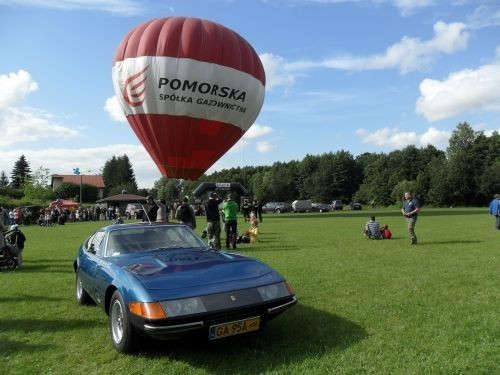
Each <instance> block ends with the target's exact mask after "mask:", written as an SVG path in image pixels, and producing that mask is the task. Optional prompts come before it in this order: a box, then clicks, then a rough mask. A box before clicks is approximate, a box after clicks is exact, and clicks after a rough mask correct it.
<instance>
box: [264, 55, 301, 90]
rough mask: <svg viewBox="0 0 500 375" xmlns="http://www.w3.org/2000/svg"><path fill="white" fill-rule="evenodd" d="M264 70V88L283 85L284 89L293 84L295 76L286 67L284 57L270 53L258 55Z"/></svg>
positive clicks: (270, 88) (269, 88) (268, 88)
mask: <svg viewBox="0 0 500 375" xmlns="http://www.w3.org/2000/svg"><path fill="white" fill-rule="evenodd" d="M259 57H260V60H261V61H262V65H263V66H264V71H265V72H266V89H267V90H272V89H273V88H275V87H278V86H283V87H284V88H285V89H287V88H289V87H291V86H293V84H294V83H295V76H294V75H293V74H292V73H290V72H288V71H287V69H286V64H285V59H284V58H283V57H281V56H276V55H273V54H272V53H263V54H261V55H259Z"/></svg>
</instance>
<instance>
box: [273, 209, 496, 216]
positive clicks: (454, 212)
mask: <svg viewBox="0 0 500 375" xmlns="http://www.w3.org/2000/svg"><path fill="white" fill-rule="evenodd" d="M487 212H488V210H487V209H486V208H484V209H481V208H470V209H460V208H442V209H428V210H426V209H425V207H423V208H422V213H421V214H420V215H421V216H461V215H476V214H486V213H487ZM371 215H375V216H381V217H389V216H391V217H392V216H401V217H402V215H401V212H400V211H398V210H394V211H384V210H381V211H378V210H365V211H342V212H326V213H317V214H281V215H280V216H279V217H280V218H287V219H304V218H307V219H324V218H342V217H370V216H371Z"/></svg>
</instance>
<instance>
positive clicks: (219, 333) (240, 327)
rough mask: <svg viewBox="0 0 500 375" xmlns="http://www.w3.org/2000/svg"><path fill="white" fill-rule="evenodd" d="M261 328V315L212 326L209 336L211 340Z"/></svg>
mask: <svg viewBox="0 0 500 375" xmlns="http://www.w3.org/2000/svg"><path fill="white" fill-rule="evenodd" d="M259 328H260V317H255V318H250V319H245V320H238V321H236V322H231V323H224V324H217V325H215V326H210V330H209V333H208V338H209V339H210V340H215V339H220V338H222V337H228V336H234V335H240V334H242V333H247V332H252V331H257V330H258V329H259Z"/></svg>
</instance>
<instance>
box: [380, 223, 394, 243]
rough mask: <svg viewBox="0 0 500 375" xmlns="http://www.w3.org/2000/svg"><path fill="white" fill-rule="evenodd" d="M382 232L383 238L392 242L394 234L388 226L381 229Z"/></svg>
mask: <svg viewBox="0 0 500 375" xmlns="http://www.w3.org/2000/svg"><path fill="white" fill-rule="evenodd" d="M380 232H381V233H382V237H384V238H385V239H386V240H390V239H391V238H392V232H391V230H390V229H389V226H388V225H385V226H384V227H383V228H380Z"/></svg>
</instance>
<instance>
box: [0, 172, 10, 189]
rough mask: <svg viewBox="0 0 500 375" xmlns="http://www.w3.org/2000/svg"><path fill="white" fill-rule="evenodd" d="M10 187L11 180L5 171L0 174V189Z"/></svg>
mask: <svg viewBox="0 0 500 375" xmlns="http://www.w3.org/2000/svg"><path fill="white" fill-rule="evenodd" d="M8 185H9V178H8V177H7V175H6V174H5V171H2V173H0V187H7V186H8Z"/></svg>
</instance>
